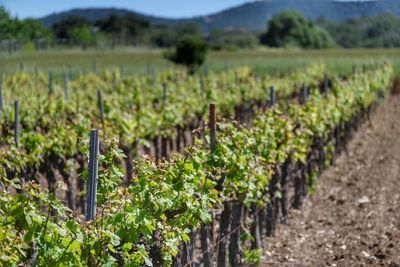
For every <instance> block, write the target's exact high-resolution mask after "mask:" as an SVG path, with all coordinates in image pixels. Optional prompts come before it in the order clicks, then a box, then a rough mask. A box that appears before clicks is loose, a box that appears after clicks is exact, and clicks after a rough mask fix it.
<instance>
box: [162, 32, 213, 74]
mask: <svg viewBox="0 0 400 267" xmlns="http://www.w3.org/2000/svg"><path fill="white" fill-rule="evenodd" d="M207 50H208V48H207V44H206V42H205V41H204V40H203V39H202V38H201V37H199V36H196V35H188V36H185V37H183V38H181V39H180V40H179V41H178V43H177V45H176V48H175V51H174V52H172V53H171V52H170V53H166V54H165V55H164V56H165V57H166V58H167V59H169V60H171V61H172V62H174V63H176V64H180V65H184V66H186V67H187V68H188V69H189V73H191V74H193V73H194V72H195V71H196V70H197V69H198V67H200V66H201V65H202V64H203V63H204V61H205V60H206V56H207Z"/></svg>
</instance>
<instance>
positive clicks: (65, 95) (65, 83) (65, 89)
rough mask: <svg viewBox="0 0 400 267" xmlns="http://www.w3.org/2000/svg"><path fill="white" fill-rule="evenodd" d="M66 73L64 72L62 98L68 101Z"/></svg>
mask: <svg viewBox="0 0 400 267" xmlns="http://www.w3.org/2000/svg"><path fill="white" fill-rule="evenodd" d="M68 81H69V79H68V74H66V73H65V74H64V100H65V101H68Z"/></svg>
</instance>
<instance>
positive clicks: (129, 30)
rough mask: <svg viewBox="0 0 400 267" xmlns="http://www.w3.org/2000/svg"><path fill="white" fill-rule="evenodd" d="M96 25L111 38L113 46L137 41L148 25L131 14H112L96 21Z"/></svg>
mask: <svg viewBox="0 0 400 267" xmlns="http://www.w3.org/2000/svg"><path fill="white" fill-rule="evenodd" d="M96 25H97V26H98V27H99V28H100V30H101V31H102V32H104V33H106V34H108V35H109V36H110V37H111V38H112V43H113V46H114V45H116V44H124V45H125V44H129V43H138V42H139V41H140V40H139V38H140V37H141V34H142V33H143V32H144V31H145V30H147V29H148V28H149V27H150V24H149V22H148V21H146V20H144V19H142V18H139V17H138V16H135V15H132V14H128V15H125V16H117V15H112V16H110V17H109V18H107V19H104V20H100V21H98V22H96Z"/></svg>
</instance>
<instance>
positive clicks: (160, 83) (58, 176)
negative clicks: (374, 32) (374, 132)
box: [0, 63, 393, 267]
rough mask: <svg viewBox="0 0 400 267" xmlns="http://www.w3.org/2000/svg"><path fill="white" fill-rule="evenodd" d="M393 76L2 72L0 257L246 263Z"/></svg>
mask: <svg viewBox="0 0 400 267" xmlns="http://www.w3.org/2000/svg"><path fill="white" fill-rule="evenodd" d="M392 72H393V70H392V66H391V65H390V64H389V63H374V64H370V65H368V66H364V67H363V68H357V69H354V70H353V72H351V73H347V74H346V75H338V74H329V73H328V71H327V69H326V67H325V65H323V64H310V65H307V66H306V67H303V68H299V69H294V70H291V71H290V72H287V73H286V74H284V75H280V74H274V75H259V74H256V73H255V71H254V70H253V69H252V68H250V67H242V68H237V69H227V70H225V71H223V72H220V73H215V72H212V71H205V72H204V73H201V74H198V75H194V76H190V75H188V74H187V73H186V72H185V71H184V70H183V69H172V68H171V69H169V70H166V71H163V72H158V73H156V72H155V71H154V70H152V69H149V70H148V71H147V73H146V74H145V75H125V74H124V72H123V71H122V70H121V69H117V68H116V69H108V70H105V71H103V72H92V73H86V74H81V75H73V74H72V73H67V74H64V75H56V74H53V73H51V72H50V73H47V72H42V71H40V70H39V71H36V72H26V71H23V70H22V71H19V72H16V73H14V74H7V75H4V76H3V77H2V79H1V82H0V109H1V112H0V122H1V123H0V132H1V134H2V135H1V140H0V177H1V178H0V197H1V201H0V216H1V218H2V220H1V221H0V265H1V266H19V265H20V264H21V263H22V265H23V266H49V265H56V266H206V267H208V266H243V265H244V266H251V265H258V264H260V258H261V254H262V248H263V246H264V244H263V243H264V242H265V239H266V237H267V236H271V235H273V234H274V232H275V230H276V227H277V224H278V223H279V222H280V221H282V222H285V221H286V219H287V217H288V211H289V209H290V208H295V209H299V208H300V207H301V206H302V203H303V200H304V198H305V197H306V196H307V195H308V194H313V193H314V192H315V189H316V183H317V180H318V178H319V176H320V175H321V173H322V171H323V170H325V169H326V168H327V167H328V166H330V165H332V164H334V162H335V160H336V158H337V156H338V155H340V154H341V152H343V151H345V150H346V145H347V143H348V142H349V141H350V140H351V139H352V136H353V134H354V133H355V132H356V131H357V129H358V128H359V127H360V126H361V125H362V123H363V122H364V121H366V120H368V119H369V117H370V114H371V113H372V112H373V111H374V109H375V108H376V107H377V104H378V103H379V101H380V100H381V99H383V98H384V97H385V96H386V95H387V93H388V91H389V87H390V83H391V80H392ZM89 134H90V138H89Z"/></svg>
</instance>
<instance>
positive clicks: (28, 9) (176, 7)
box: [0, 0, 249, 18]
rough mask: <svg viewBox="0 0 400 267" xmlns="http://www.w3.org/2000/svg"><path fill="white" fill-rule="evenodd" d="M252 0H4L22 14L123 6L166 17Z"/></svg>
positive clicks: (16, 12)
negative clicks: (76, 8) (77, 8)
mask: <svg viewBox="0 0 400 267" xmlns="http://www.w3.org/2000/svg"><path fill="white" fill-rule="evenodd" d="M245 2H249V1H248V0H247V1H246V0H0V5H3V6H5V7H6V8H7V9H8V10H9V11H11V13H12V14H13V15H17V16H18V17H20V18H26V17H41V16H45V15H48V14H50V13H53V12H58V11H64V10H67V9H71V8H75V7H121V8H127V9H133V10H136V11H140V12H144V13H146V14H152V15H158V16H165V17H175V18H176V17H190V16H195V15H206V14H209V13H212V12H216V11H220V10H222V9H224V8H228V7H231V6H234V5H239V4H242V3H245Z"/></svg>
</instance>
